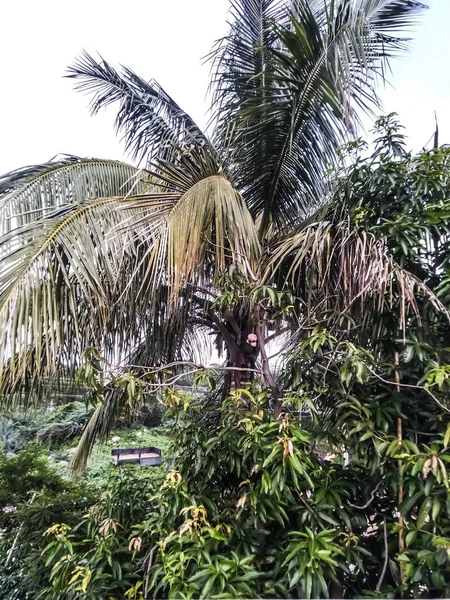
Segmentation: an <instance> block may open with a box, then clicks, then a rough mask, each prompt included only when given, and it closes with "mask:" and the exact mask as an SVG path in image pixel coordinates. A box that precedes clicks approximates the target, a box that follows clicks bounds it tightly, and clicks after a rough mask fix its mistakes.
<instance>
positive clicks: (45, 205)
mask: <svg viewBox="0 0 450 600" xmlns="http://www.w3.org/2000/svg"><path fill="white" fill-rule="evenodd" d="M142 189H143V188H142V182H141V181H140V179H139V170H138V169H136V167H132V166H130V165H127V164H125V163H122V162H119V161H113V160H103V159H102V160H100V159H96V158H79V157H77V156H63V157H61V158H60V159H59V160H52V161H50V162H48V163H44V164H41V165H33V166H30V167H24V168H22V169H18V170H16V171H11V172H10V173H6V174H5V175H2V176H1V177H0V234H3V233H7V232H8V231H11V230H12V229H14V228H16V227H19V226H21V225H26V224H27V223H33V222H34V221H36V220H38V219H41V218H43V217H46V216H47V215H48V214H50V213H52V212H53V211H54V210H55V208H57V207H59V206H65V205H67V204H73V203H76V202H78V201H80V200H89V199H92V198H104V197H111V196H126V195H127V194H130V193H132V192H135V193H139V192H141V191H142Z"/></svg>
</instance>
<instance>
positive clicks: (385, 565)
mask: <svg viewBox="0 0 450 600" xmlns="http://www.w3.org/2000/svg"><path fill="white" fill-rule="evenodd" d="M383 535H384V564H383V570H382V571H381V574H380V578H379V580H378V583H377V586H376V588H375V590H376V591H377V592H379V591H380V589H381V586H382V584H383V579H384V576H385V575H386V569H387V566H388V562H389V553H388V539H387V529H386V517H384V522H383Z"/></svg>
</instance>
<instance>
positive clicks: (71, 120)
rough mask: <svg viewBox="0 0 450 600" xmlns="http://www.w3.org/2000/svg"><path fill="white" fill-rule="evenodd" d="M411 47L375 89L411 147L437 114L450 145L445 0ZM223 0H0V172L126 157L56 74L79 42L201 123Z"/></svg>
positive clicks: (448, 2)
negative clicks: (65, 160) (384, 85)
mask: <svg viewBox="0 0 450 600" xmlns="http://www.w3.org/2000/svg"><path fill="white" fill-rule="evenodd" d="M429 5H430V8H429V10H428V11H426V12H425V13H424V14H423V17H422V22H421V25H420V27H419V28H418V29H417V30H416V31H415V32H414V34H413V37H414V41H413V44H412V47H411V52H410V53H409V55H407V56H405V57H404V58H403V59H402V60H401V61H397V62H396V63H395V64H393V65H392V66H393V74H392V76H391V78H390V79H391V82H392V84H393V86H394V87H393V89H385V90H383V91H382V94H381V96H382V98H383V100H384V103H385V111H384V112H391V111H396V112H398V113H399V114H400V117H401V120H402V122H403V124H404V125H405V126H406V127H407V133H408V135H409V138H410V145H411V147H413V148H414V149H420V148H421V147H422V146H423V145H424V144H425V143H426V142H427V140H428V139H429V138H430V136H431V135H432V133H433V131H434V111H436V112H437V114H438V120H439V126H440V141H441V143H447V142H448V143H450V110H449V108H450V0H430V1H429ZM228 7H229V0H190V1H189V2H188V1H187V0H127V1H126V2H123V1H121V2H118V1H116V0H78V1H77V2H76V3H69V2H64V0H39V2H38V1H36V0H21V1H20V0H16V1H13V0H4V1H3V3H2V6H1V8H0V16H1V20H2V23H3V26H2V34H1V36H0V77H1V94H0V173H5V172H7V171H10V170H12V169H14V168H17V167H20V166H23V165H27V164H35V163H39V162H45V161H46V160H48V159H50V158H52V157H53V156H54V155H55V154H58V153H69V154H76V155H79V156H96V157H102V158H118V159H123V158H124V154H123V147H122V144H121V143H120V140H119V139H117V138H116V136H115V133H114V131H113V128H112V123H113V118H114V115H113V113H111V112H108V113H102V114H100V115H98V116H96V117H90V116H89V112H88V109H87V103H88V100H87V98H86V97H85V96H83V95H81V94H80V93H78V92H74V91H73V82H72V81H71V80H68V79H63V77H62V76H63V74H64V71H65V68H66V67H67V66H68V65H70V64H71V63H72V62H73V60H74V58H75V57H77V56H79V54H80V51H81V50H82V49H85V50H87V51H88V52H90V53H91V54H95V53H96V52H99V53H100V54H101V55H102V56H103V57H104V58H105V59H106V60H108V61H109V62H111V63H113V64H115V65H118V64H119V63H122V64H124V65H126V66H128V67H130V68H131V69H132V70H133V71H135V72H136V73H137V74H138V75H140V76H141V77H143V78H144V79H150V78H152V77H154V78H155V79H157V80H158V81H159V83H160V84H161V85H162V86H163V87H164V88H166V90H167V91H168V93H169V94H170V95H172V96H173V97H174V98H175V100H176V101H177V102H178V103H179V104H181V105H182V106H183V108H184V109H185V110H187V112H189V113H190V114H191V116H193V117H194V118H195V119H196V120H197V122H198V123H199V124H200V125H203V126H204V125H205V123H206V120H207V116H206V110H207V103H206V99H205V94H206V89H207V84H208V77H209V67H208V66H207V65H203V66H202V61H201V58H202V56H204V55H205V54H206V53H207V52H208V51H209V49H210V48H211V46H212V44H213V42H214V41H215V40H216V39H217V38H219V37H221V36H222V35H224V34H225V32H226V18H227V11H228Z"/></svg>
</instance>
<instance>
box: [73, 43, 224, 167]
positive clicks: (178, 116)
mask: <svg viewBox="0 0 450 600" xmlns="http://www.w3.org/2000/svg"><path fill="white" fill-rule="evenodd" d="M68 72H69V75H68V77H71V78H74V79H76V81H77V83H76V88H77V89H78V90H80V91H83V92H87V93H89V94H92V95H93V98H92V101H91V104H90V107H91V112H92V114H96V113H98V111H99V110H100V109H101V108H104V107H106V106H109V105H111V104H115V103H116V102H117V103H119V110H118V113H117V118H116V129H117V131H121V132H123V134H124V139H125V144H126V149H127V151H129V152H130V154H131V156H132V158H133V159H134V160H137V161H138V162H141V161H142V160H145V161H148V160H150V159H155V157H161V158H166V159H168V158H170V157H173V155H174V154H176V153H178V152H179V151H180V148H182V147H183V146H190V145H191V144H194V145H197V144H201V145H204V146H207V147H208V148H210V149H211V151H212V148H211V145H210V143H209V141H208V139H207V137H206V136H205V134H204V133H203V132H202V131H201V130H200V128H199V127H198V126H197V125H196V124H195V122H194V121H193V119H192V118H191V117H190V116H189V115H188V114H187V113H185V112H184V111H183V110H182V109H181V108H180V107H179V106H178V104H176V102H175V101H174V100H173V99H172V98H171V97H170V96H169V95H168V94H167V92H165V91H164V89H163V88H162V87H161V86H160V85H159V84H158V83H157V82H156V81H149V82H146V81H144V80H143V79H141V78H140V77H138V76H137V75H136V74H135V73H133V71H131V70H130V69H128V68H127V67H122V70H121V71H117V70H115V69H114V68H113V67H112V66H111V65H110V64H109V63H107V62H106V61H105V60H100V62H98V61H96V60H95V59H94V58H92V57H91V56H90V55H89V54H88V53H87V52H83V54H82V55H81V57H80V58H79V59H78V60H77V61H76V62H75V64H74V65H73V66H72V67H70V68H69V69H68Z"/></svg>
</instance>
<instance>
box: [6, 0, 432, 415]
mask: <svg viewBox="0 0 450 600" xmlns="http://www.w3.org/2000/svg"><path fill="white" fill-rule="evenodd" d="M421 8H423V5H422V4H420V3H419V2H416V1H415V0H407V1H404V0H402V1H400V0H339V1H331V0H231V12H232V17H233V18H232V22H231V26H230V31H229V34H228V35H227V36H226V37H225V38H224V39H222V40H220V41H219V42H217V44H216V46H215V47H214V48H213V50H212V52H211V55H210V60H211V62H212V65H213V77H212V84H211V88H212V112H211V123H210V126H209V128H208V131H209V133H208V134H207V133H205V132H203V131H202V130H201V129H200V128H199V127H198V126H197V125H196V124H195V122H194V121H193V120H192V118H191V117H190V116H189V115H188V114H187V113H185V112H184V111H183V110H182V109H181V108H180V106H179V105H178V104H177V103H176V102H175V101H174V100H173V99H172V98H171V97H170V96H169V95H168V94H167V93H166V92H165V91H164V90H163V89H162V88H161V86H159V85H158V84H157V83H156V82H155V81H150V82H147V81H144V80H143V79H141V78H140V77H138V76H137V75H136V74H134V73H133V72H132V71H131V70H129V69H128V68H122V69H121V70H120V71H117V70H115V69H114V68H113V67H112V66H111V65H110V64H108V63H107V62H106V61H104V60H95V59H94V58H93V57H91V56H89V55H88V54H86V53H84V54H83V55H82V56H81V57H80V58H79V59H78V60H77V61H76V62H75V64H74V65H73V66H72V67H70V68H69V73H68V75H69V77H72V78H74V80H75V84H76V87H77V88H78V89H79V90H81V91H84V92H88V93H89V94H90V95H91V111H92V113H94V114H95V113H96V112H98V111H99V110H100V109H101V108H104V107H106V106H109V105H111V104H113V105H115V106H118V111H117V119H116V128H117V131H118V132H120V133H122V134H123V137H124V141H125V146H126V149H127V151H128V152H129V153H130V156H131V159H132V161H133V164H134V166H131V165H126V164H124V163H121V162H117V161H110V160H98V159H91V158H90V159H82V158H77V157H73V156H63V157H61V158H59V159H58V160H53V161H51V162H49V163H46V164H43V165H38V166H32V167H26V168H23V169H19V170H17V171H14V172H12V173H8V174H7V175H4V176H3V177H2V178H1V179H0V213H1V217H0V223H1V228H2V231H1V234H2V237H1V239H0V258H1V263H0V329H1V331H2V332H3V336H2V340H1V342H0V386H1V390H2V393H3V402H5V403H6V402H8V401H13V400H14V399H15V400H16V401H17V398H19V399H21V400H22V401H25V400H27V399H28V398H30V397H33V398H36V397H38V395H36V394H37V392H38V391H39V389H41V388H42V382H44V381H47V380H49V379H50V380H58V379H60V378H62V377H66V378H67V377H69V378H70V377H72V376H73V375H74V373H75V372H76V369H77V368H78V367H79V365H80V364H81V362H82V357H83V353H84V352H85V350H86V348H90V347H95V348H98V349H100V352H101V355H102V356H103V357H104V359H105V360H106V361H108V364H109V365H112V366H117V365H130V364H132V365H147V366H149V365H151V366H154V365H166V364H168V363H173V362H174V361H180V360H183V359H184V360H192V358H193V356H194V352H195V348H196V347H198V344H199V343H200V342H199V341H198V339H199V335H200V334H201V333H205V332H206V333H212V334H213V335H214V336H215V338H216V341H217V344H218V348H221V347H223V348H224V349H225V352H226V355H227V359H228V365H229V368H230V370H229V373H231V376H230V375H229V377H228V379H229V382H228V383H229V384H234V385H239V384H240V383H241V379H242V373H243V372H244V371H246V370H251V367H252V366H254V362H252V360H253V359H252V358H249V355H250V353H246V352H247V351H246V350H245V349H244V346H243V344H245V343H246V340H247V339H248V335H249V334H251V335H253V336H254V337H253V338H251V340H253V339H256V340H257V346H258V350H259V352H260V358H261V374H262V377H263V378H264V379H265V382H266V384H267V385H268V386H269V387H270V388H271V389H272V391H273V394H274V407H275V414H276V415H277V414H278V412H279V403H278V400H277V395H278V389H277V384H276V381H275V379H274V376H273V374H272V373H271V371H270V368H269V362H268V357H267V353H266V349H265V345H266V342H267V339H268V337H271V338H272V337H274V336H276V335H277V334H278V333H281V332H283V331H286V327H285V326H286V324H289V323H290V324H291V325H292V323H293V322H294V321H295V319H294V321H293V320H292V318H291V316H290V313H289V309H288V308H287V306H288V305H289V303H290V302H291V300H292V298H290V296H289V294H287V295H283V294H284V291H283V290H284V286H285V284H286V281H288V280H289V282H290V286H291V288H292V289H293V291H294V292H295V294H296V297H301V298H303V300H302V304H301V306H302V307H303V308H304V307H306V306H307V307H309V309H311V307H312V306H314V304H315V303H316V302H322V303H323V302H327V301H329V302H331V300H330V298H331V296H333V297H334V300H332V302H334V303H336V302H341V303H342V305H343V306H344V305H345V306H347V307H348V306H349V305H350V304H351V303H352V302H353V300H354V299H355V298H357V297H361V294H363V295H364V294H365V295H366V296H367V295H370V293H371V291H374V290H375V289H379V286H380V273H383V274H384V275H383V277H384V279H383V283H382V285H389V281H391V282H392V281H393V280H394V279H395V280H396V281H398V279H399V271H398V270H396V267H395V265H393V264H391V263H389V260H390V259H389V257H388V256H387V254H384V253H383V251H382V250H380V249H379V247H378V246H376V244H375V242H373V241H371V240H369V239H366V240H363V241H362V240H361V239H360V238H358V239H356V238H355V237H354V236H352V235H350V234H349V233H348V232H345V227H344V228H340V229H339V232H338V233H337V230H336V228H335V227H334V226H332V224H331V223H330V222H329V221H327V220H324V214H325V213H324V212H323V209H324V207H325V208H326V206H327V200H328V198H329V189H330V183H329V180H328V178H327V176H326V173H327V169H328V167H329V164H330V163H333V162H335V160H336V156H337V148H338V147H339V145H340V144H341V143H342V142H343V141H344V140H345V139H346V138H347V137H348V136H349V135H354V133H355V131H356V130H357V128H358V124H359V117H360V115H361V114H362V112H364V111H366V112H370V111H372V110H373V109H375V108H377V107H378V106H379V102H378V97H377V94H376V81H377V79H378V78H379V77H383V76H384V73H385V71H386V67H387V66H388V63H389V60H390V59H391V57H394V56H395V55H397V54H399V53H401V52H403V51H404V49H405V44H406V40H405V39H404V37H402V31H403V30H404V29H405V28H406V27H407V26H409V25H410V24H411V23H412V22H413V21H414V19H415V18H416V16H417V14H418V12H419V9H421ZM336 236H338V238H339V239H338V243H337V241H336V240H337V237H336ZM332 248H334V249H333V250H331V249H332ZM355 256H359V257H360V258H361V260H357V261H355V260H354V259H355ZM388 264H389V265H390V267H389V268H388V269H386V268H385V267H386V265H388ZM374 265H375V266H374ZM376 265H378V266H376ZM350 273H351V274H353V276H354V280H355V281H358V282H362V281H363V282H364V284H362V283H360V284H359V288H358V289H356V288H355V286H354V287H353V288H352V291H351V292H350V291H348V286H346V285H343V282H344V281H345V277H349V276H350V275H349V274H350ZM386 273H387V275H386ZM405 276H406V275H405ZM388 280H389V281H388ZM350 287H351V286H350ZM356 287H358V286H356ZM313 290H314V291H313ZM352 294H353V296H352ZM350 296H351V297H350ZM327 298H328V300H327ZM336 298H338V300H336ZM303 308H302V310H303ZM277 311H278V312H277ZM283 311H284V312H283ZM275 313H277V314H278V315H282V316H281V317H279V318H278V317H277V318H275V317H274V314H275ZM296 318H298V315H297V317H296ZM277 319H278V320H277ZM280 322H282V324H283V326H282V327H281V326H280V327H278V329H277V323H280ZM274 323H275V325H274ZM269 325H271V326H272V327H273V328H274V331H272V332H269V331H268V327H269ZM250 345H251V344H250ZM250 352H251V351H250ZM111 368H113V367H111ZM229 373H228V374H229ZM233 379H234V381H233ZM230 380H231V381H230ZM29 392H32V393H31V394H30V393H29ZM96 414H97V417H96V418H97V423H98V422H100V420H101V419H102V418H103V419H104V417H105V413H104V412H103V413H102V409H101V410H99V411H97V413H96Z"/></svg>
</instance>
